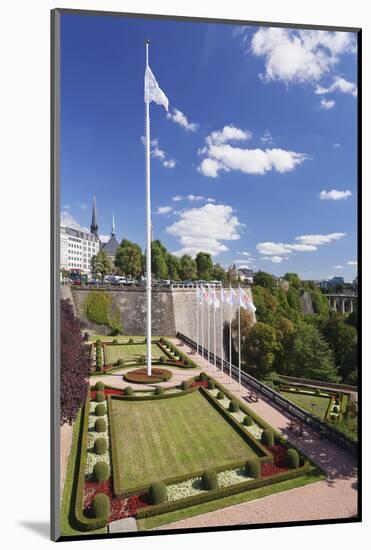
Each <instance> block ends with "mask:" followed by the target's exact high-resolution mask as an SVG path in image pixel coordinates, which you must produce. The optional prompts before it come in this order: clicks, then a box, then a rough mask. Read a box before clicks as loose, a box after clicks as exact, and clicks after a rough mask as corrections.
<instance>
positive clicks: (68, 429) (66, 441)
mask: <svg viewBox="0 0 371 550" xmlns="http://www.w3.org/2000/svg"><path fill="white" fill-rule="evenodd" d="M72 434H73V425H72V426H70V425H69V424H63V426H61V429H60V438H61V441H60V445H61V448H60V494H61V498H62V495H63V487H64V478H65V477H66V471H67V463H68V457H69V455H70V449H71V443H72Z"/></svg>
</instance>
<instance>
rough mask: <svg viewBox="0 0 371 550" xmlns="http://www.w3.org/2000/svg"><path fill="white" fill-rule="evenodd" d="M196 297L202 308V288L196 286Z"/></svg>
mask: <svg viewBox="0 0 371 550" xmlns="http://www.w3.org/2000/svg"><path fill="white" fill-rule="evenodd" d="M196 295H197V302H198V303H199V304H200V305H201V306H202V303H203V294H202V286H197V290H196Z"/></svg>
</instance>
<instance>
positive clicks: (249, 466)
mask: <svg viewBox="0 0 371 550" xmlns="http://www.w3.org/2000/svg"><path fill="white" fill-rule="evenodd" d="M245 474H246V475H247V477H252V478H254V479H257V478H258V477H260V476H261V470H260V462H259V461H258V460H257V459H256V458H249V459H248V460H247V461H246V464H245Z"/></svg>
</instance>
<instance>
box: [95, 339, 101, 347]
mask: <svg viewBox="0 0 371 550" xmlns="http://www.w3.org/2000/svg"><path fill="white" fill-rule="evenodd" d="M95 343H96V345H97V346H101V345H102V340H101V339H100V338H98V339H97V340H96V342H95Z"/></svg>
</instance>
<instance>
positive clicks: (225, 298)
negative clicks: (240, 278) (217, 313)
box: [220, 287, 231, 304]
mask: <svg viewBox="0 0 371 550" xmlns="http://www.w3.org/2000/svg"><path fill="white" fill-rule="evenodd" d="M230 299H231V297H230V295H229V293H228V292H226V291H225V290H224V288H223V287H221V288H220V301H221V302H222V304H229V302H230Z"/></svg>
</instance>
